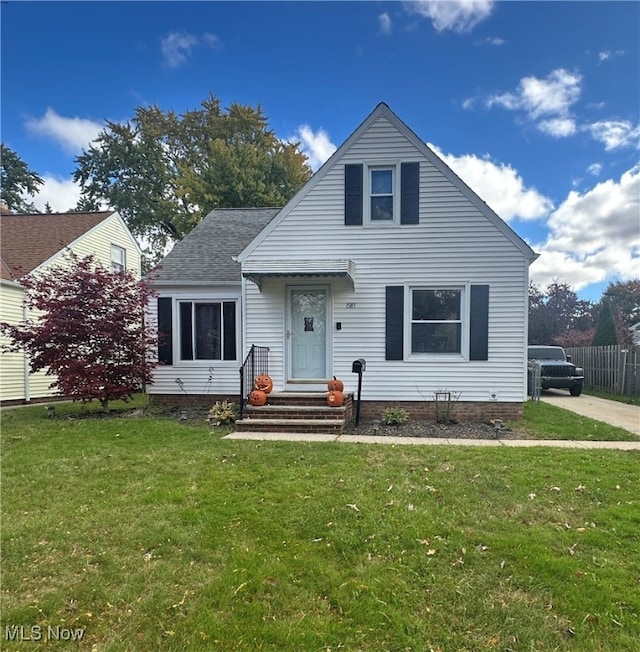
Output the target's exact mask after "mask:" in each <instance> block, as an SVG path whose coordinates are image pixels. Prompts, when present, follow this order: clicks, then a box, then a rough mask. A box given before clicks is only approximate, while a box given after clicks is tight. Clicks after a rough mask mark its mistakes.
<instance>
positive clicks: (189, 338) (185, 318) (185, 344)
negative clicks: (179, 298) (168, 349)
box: [180, 301, 193, 360]
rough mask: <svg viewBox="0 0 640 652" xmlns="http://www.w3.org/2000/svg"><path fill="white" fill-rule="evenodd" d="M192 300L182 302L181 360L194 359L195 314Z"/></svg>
mask: <svg viewBox="0 0 640 652" xmlns="http://www.w3.org/2000/svg"><path fill="white" fill-rule="evenodd" d="M192 310H193V308H192V304H191V302H190V301H183V302H182V303H181V304H180V360H193V316H192Z"/></svg>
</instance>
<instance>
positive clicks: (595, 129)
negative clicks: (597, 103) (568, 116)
mask: <svg viewBox="0 0 640 652" xmlns="http://www.w3.org/2000/svg"><path fill="white" fill-rule="evenodd" d="M586 129H587V131H589V133H590V134H591V135H592V136H593V138H595V139H596V140H599V141H600V142H601V143H603V144H604V148H605V150H606V151H607V152H610V151H611V150H614V149H620V148H621V147H638V146H639V145H640V124H638V125H636V126H635V127H634V126H633V125H632V124H631V122H629V121H628V120H600V121H599V122H594V123H592V124H590V125H587V127H586Z"/></svg>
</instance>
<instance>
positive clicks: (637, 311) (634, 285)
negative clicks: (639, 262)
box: [602, 278, 640, 327]
mask: <svg viewBox="0 0 640 652" xmlns="http://www.w3.org/2000/svg"><path fill="white" fill-rule="evenodd" d="M602 296H603V297H605V298H607V299H609V300H610V301H611V302H612V303H613V305H614V306H615V307H616V308H617V309H618V310H619V311H620V317H621V319H622V321H623V322H624V326H627V327H629V326H633V325H634V324H637V323H638V322H640V279H639V278H634V279H631V280H630V281H625V282H622V281H617V282H615V283H609V285H608V286H607V289H606V290H605V291H604V293H603V295H602Z"/></svg>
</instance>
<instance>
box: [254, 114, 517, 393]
mask: <svg viewBox="0 0 640 652" xmlns="http://www.w3.org/2000/svg"><path fill="white" fill-rule="evenodd" d="M385 160H386V161H401V162H403V161H419V162H420V205H419V213H420V223H419V224H415V225H402V226H399V227H398V228H395V229H373V228H366V226H363V227H357V226H355V227H354V226H349V227H345V226H344V164H347V163H362V162H363V161H365V162H366V161H385ZM289 258H295V259H298V260H301V259H307V260H318V259H326V258H332V259H348V260H352V261H354V263H355V270H356V272H355V274H356V282H355V289H354V287H353V286H352V285H351V284H350V283H349V282H347V281H345V280H333V281H331V285H332V290H331V294H332V358H331V365H332V369H330V370H329V374H328V375H334V374H335V375H337V376H338V377H340V378H342V379H343V380H344V381H345V383H346V386H347V388H348V389H352V390H353V389H355V388H356V382H357V377H356V375H355V374H352V373H351V362H352V361H353V360H354V359H356V358H360V357H363V358H365V359H366V361H367V371H366V372H365V375H364V378H363V390H362V391H363V399H365V400H376V399H379V400H390V399H396V400H418V401H419V400H431V398H432V393H433V392H434V391H436V390H437V389H441V388H445V389H447V390H450V391H455V392H460V393H461V399H460V400H463V401H484V400H489V397H490V395H491V394H496V395H497V396H498V400H500V401H514V402H516V401H522V400H523V399H524V398H525V389H526V384H525V377H524V371H523V370H524V364H523V361H524V360H525V354H524V351H525V346H526V323H527V322H526V320H527V304H528V298H527V297H528V262H529V261H528V260H527V259H526V258H525V256H524V255H523V253H522V251H521V250H519V249H518V248H517V247H516V245H515V244H514V243H513V242H512V241H511V240H510V239H509V238H508V237H507V236H506V235H505V234H504V233H502V232H501V231H500V230H499V229H498V228H497V227H496V226H495V225H494V224H493V223H491V222H490V221H489V220H488V219H487V217H486V216H485V215H483V214H482V213H481V212H480V210H479V209H478V208H477V207H476V206H474V205H473V204H472V203H471V202H470V201H469V199H468V198H467V197H466V196H465V195H464V194H463V193H462V192H461V191H460V190H459V189H458V188H456V187H455V186H454V185H453V184H452V183H451V181H450V180H449V179H447V178H446V177H445V176H444V175H443V173H442V172H441V171H440V170H438V169H437V168H436V167H435V166H434V165H433V164H432V163H431V162H430V161H429V160H428V159H426V158H424V157H422V156H421V154H420V152H418V150H417V149H416V148H415V146H414V144H413V143H412V142H411V141H410V140H409V139H408V138H406V137H405V136H404V135H403V134H402V133H400V132H399V131H398V130H397V129H396V128H395V126H394V125H392V124H391V123H390V122H389V121H388V120H387V119H386V118H384V117H381V118H379V119H378V120H377V121H375V122H374V123H373V124H372V125H371V126H370V128H369V129H368V131H366V132H365V133H364V134H362V136H361V138H360V139H359V140H357V141H356V142H354V144H353V146H352V147H351V148H350V149H349V150H347V151H346V152H345V154H344V156H343V158H342V159H341V160H340V161H338V162H336V164H335V165H334V166H333V167H332V168H331V169H329V170H327V172H326V174H325V175H324V177H323V178H322V179H321V181H320V182H318V183H317V184H316V185H315V186H314V187H313V188H312V190H311V191H310V192H309V194H308V195H306V197H304V198H303V200H302V201H301V202H300V203H299V204H298V205H296V206H295V207H293V208H292V209H291V211H290V212H289V213H288V214H287V215H286V217H285V218H284V220H283V221H281V222H280V223H279V224H277V225H276V226H275V228H273V229H272V230H271V231H270V232H269V233H268V234H267V235H266V237H265V239H264V240H263V241H262V242H261V243H260V244H259V245H258V246H257V248H256V249H255V250H254V251H252V252H251V253H250V255H249V257H248V259H247V263H251V262H256V261H264V260H288V259H289ZM294 280H295V279H288V280H287V281H284V280H282V279H271V280H269V281H264V282H263V283H262V288H261V291H258V288H257V287H256V286H255V285H254V284H253V283H251V282H246V318H247V321H246V327H245V328H246V337H245V349H247V348H248V347H249V346H250V345H251V344H261V345H263V346H268V347H270V349H271V351H270V372H271V374H272V376H273V377H274V380H275V383H276V386H282V383H283V382H284V370H283V368H282V359H283V355H284V342H283V338H284V335H283V333H284V326H283V314H284V308H283V296H284V286H285V283H286V282H288V283H293V282H294ZM307 281H308V279H307ZM317 282H318V284H326V282H327V279H326V278H324V279H317ZM474 283H475V284H486V285H489V286H490V292H489V343H488V346H489V359H488V360H487V361H465V362H464V364H460V363H452V361H451V360H450V359H447V360H431V359H430V360H428V361H427V360H410V361H406V362H405V361H388V360H385V287H386V286H389V285H405V284H408V285H410V286H412V287H432V288H433V287H468V286H469V285H470V284H474ZM336 322H340V323H341V325H342V327H341V329H340V330H339V331H338V330H336V329H335V324H336Z"/></svg>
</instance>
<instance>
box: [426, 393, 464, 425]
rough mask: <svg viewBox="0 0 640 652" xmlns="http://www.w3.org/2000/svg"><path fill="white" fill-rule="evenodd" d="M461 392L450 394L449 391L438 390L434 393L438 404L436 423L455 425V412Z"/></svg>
mask: <svg viewBox="0 0 640 652" xmlns="http://www.w3.org/2000/svg"><path fill="white" fill-rule="evenodd" d="M459 398H460V392H450V391H449V390H448V389H438V390H436V391H435V392H434V393H433V399H434V401H435V403H436V423H455V422H454V419H453V410H454V408H455V406H456V401H458V399H459Z"/></svg>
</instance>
